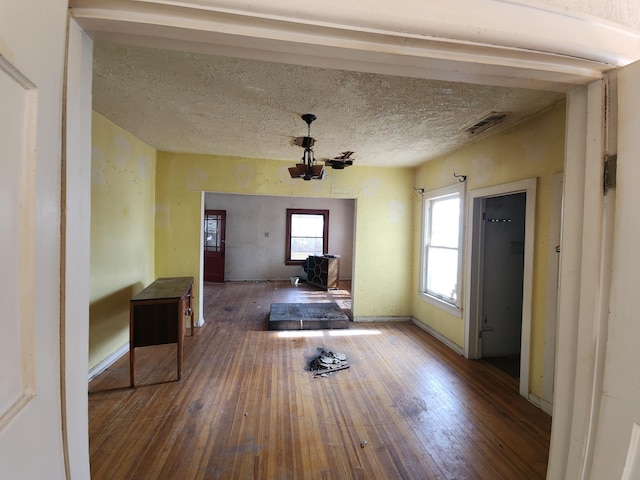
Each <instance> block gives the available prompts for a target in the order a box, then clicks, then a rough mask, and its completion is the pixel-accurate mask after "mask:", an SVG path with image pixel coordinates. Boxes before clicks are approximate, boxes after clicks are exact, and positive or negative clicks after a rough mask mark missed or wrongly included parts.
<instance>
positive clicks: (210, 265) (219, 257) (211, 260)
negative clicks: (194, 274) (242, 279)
mask: <svg viewBox="0 0 640 480" xmlns="http://www.w3.org/2000/svg"><path fill="white" fill-rule="evenodd" d="M226 224H227V212H226V210H205V211H204V220H203V230H204V232H203V233H204V239H203V242H202V244H203V247H204V249H203V252H202V255H203V257H204V275H203V277H204V281H205V282H219V283H222V282H224V255H225V235H226V230H227V227H226Z"/></svg>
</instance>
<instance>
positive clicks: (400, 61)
mask: <svg viewBox="0 0 640 480" xmlns="http://www.w3.org/2000/svg"><path fill="white" fill-rule="evenodd" d="M366 3H367V2H366V1H364V2H358V4H357V5H358V6H360V7H361V9H360V10H355V9H354V8H353V7H351V8H350V7H348V5H346V2H344V1H342V2H338V1H334V0H329V2H328V3H327V2H323V5H322V8H321V9H318V8H317V3H314V2H306V1H303V2H296V4H295V10H294V9H293V8H292V5H291V2H286V1H283V0H279V1H270V2H268V3H267V2H263V4H258V5H257V6H256V5H254V4H252V5H251V7H250V8H252V9H251V10H249V7H247V9H245V10H241V9H239V8H236V7H237V6H238V5H239V2H237V1H230V0H227V1H226V2H221V1H217V2H213V1H206V0H200V1H199V2H197V1H191V2H177V1H174V2H170V1H162V0H154V1H149V0H138V1H135V0H72V1H71V2H70V6H71V14H72V15H73V16H74V18H76V19H77V21H78V23H79V24H80V25H81V26H82V27H83V28H84V29H85V31H87V33H89V34H90V35H91V36H92V37H93V38H94V39H95V40H98V41H100V40H106V41H113V42H121V43H128V44H134V45H140V46H147V47H155V48H171V49H181V50H188V51H195V52H199V53H210V54H215V55H225V56H234V57H240V58H250V59H257V60H267V61H276V62H284V63H292V64H300V65H308V66H315V67H326V68H339V69H345V70H353V71H364V72H371V73H383V74H392V75H403V76H411V77H419V78H427V79H434V80H450V81H461V82H467V83H479V84H487V85H500V86H507V87H522V88H537V89H544V90H555V91H569V90H571V89H573V88H574V87H575V86H576V85H583V84H586V83H589V82H591V81H593V80H594V79H597V78H600V77H601V76H602V74H603V72H606V71H608V70H611V69H613V68H616V67H618V66H622V65H625V64H627V63H629V62H630V61H632V60H634V59H635V58H640V32H634V31H632V30H629V29H625V28H623V27H621V26H618V25H613V24H611V23H608V22H606V21H604V20H599V19H594V18H587V17H585V16H577V15H569V14H567V13H566V12H564V13H562V12H558V11H553V10H550V9H545V10H542V9H540V8H532V7H530V6H527V5H523V4H519V3H513V2H503V1H496V0H449V1H448V2H438V3H437V4H431V3H430V2H424V1H409V0H402V1H400V2H393V3H391V2H389V4H388V5H387V4H386V3H385V2H378V3H377V4H376V8H375V9H374V8H373V6H372V8H370V9H366V8H363V5H364V7H366ZM380 3H384V5H380ZM442 3H444V4H446V5H441V4H442ZM425 4H426V5H425ZM332 6H333V7H332ZM456 9H458V10H457V11H455V12H454V10H456ZM319 10H320V11H321V12H320V11H319ZM327 12H329V13H327ZM621 49H622V51H621Z"/></svg>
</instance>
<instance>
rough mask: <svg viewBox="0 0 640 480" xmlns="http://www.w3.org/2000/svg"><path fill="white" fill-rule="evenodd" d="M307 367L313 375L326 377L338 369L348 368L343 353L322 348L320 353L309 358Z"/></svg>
mask: <svg viewBox="0 0 640 480" xmlns="http://www.w3.org/2000/svg"><path fill="white" fill-rule="evenodd" d="M309 368H310V370H311V371H312V372H313V373H314V376H315V377H326V376H327V375H329V374H331V373H333V372H337V371H338V370H345V369H347V368H349V362H347V356H346V355H345V354H344V353H334V352H328V351H326V350H322V352H321V353H320V355H318V356H317V357H316V358H314V359H313V360H311V363H310V364H309Z"/></svg>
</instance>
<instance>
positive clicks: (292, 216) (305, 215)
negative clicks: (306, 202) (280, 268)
mask: <svg viewBox="0 0 640 480" xmlns="http://www.w3.org/2000/svg"><path fill="white" fill-rule="evenodd" d="M286 241H287V245H286V254H285V255H286V257H285V264H286V265H302V264H304V262H305V261H306V260H307V257H309V256H310V255H323V254H325V253H327V251H328V250H327V248H328V245H329V210H315V209H308V208H287V237H286Z"/></svg>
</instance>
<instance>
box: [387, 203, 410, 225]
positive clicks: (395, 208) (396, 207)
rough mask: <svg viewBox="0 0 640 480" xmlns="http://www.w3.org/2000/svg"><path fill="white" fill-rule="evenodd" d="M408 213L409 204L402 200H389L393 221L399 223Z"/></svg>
mask: <svg viewBox="0 0 640 480" xmlns="http://www.w3.org/2000/svg"><path fill="white" fill-rule="evenodd" d="M406 213H407V206H406V205H405V204H404V203H403V202H401V201H400V200H392V201H391V202H389V220H391V221H392V222H393V223H399V222H400V220H401V219H402V218H403V217H404V216H405V214H406Z"/></svg>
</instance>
